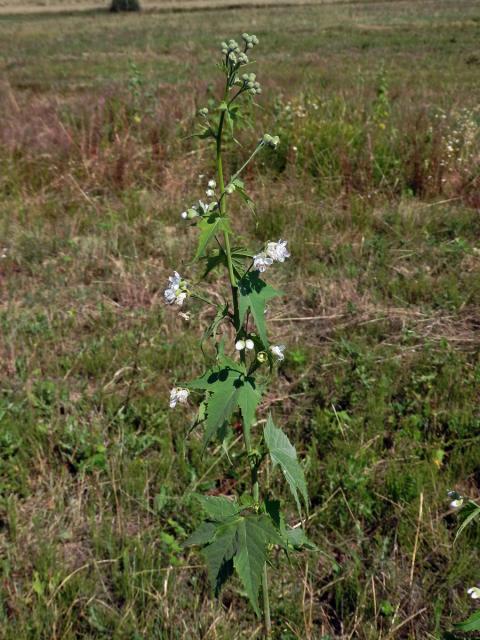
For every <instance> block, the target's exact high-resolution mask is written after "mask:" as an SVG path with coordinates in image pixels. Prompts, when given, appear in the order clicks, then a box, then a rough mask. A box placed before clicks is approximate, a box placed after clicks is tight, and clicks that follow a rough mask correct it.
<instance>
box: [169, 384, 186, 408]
mask: <svg viewBox="0 0 480 640" xmlns="http://www.w3.org/2000/svg"><path fill="white" fill-rule="evenodd" d="M189 395H190V391H189V390H188V389H181V388H180V387H174V388H173V389H172V390H171V391H170V409H174V408H175V407H176V406H177V402H180V404H185V403H186V402H187V399H188V396H189Z"/></svg>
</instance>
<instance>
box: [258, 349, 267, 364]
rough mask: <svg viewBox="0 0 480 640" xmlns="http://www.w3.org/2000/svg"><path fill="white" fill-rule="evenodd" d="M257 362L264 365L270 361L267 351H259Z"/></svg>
mask: <svg viewBox="0 0 480 640" xmlns="http://www.w3.org/2000/svg"><path fill="white" fill-rule="evenodd" d="M257 360H258V361H259V362H260V363H262V364H263V363H264V362H266V361H267V360H268V355H267V354H266V353H265V351H259V352H258V353H257Z"/></svg>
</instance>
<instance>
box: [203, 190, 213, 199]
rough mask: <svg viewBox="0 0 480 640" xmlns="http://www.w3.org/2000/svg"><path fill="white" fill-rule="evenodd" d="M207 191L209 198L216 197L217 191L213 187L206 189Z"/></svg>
mask: <svg viewBox="0 0 480 640" xmlns="http://www.w3.org/2000/svg"><path fill="white" fill-rule="evenodd" d="M205 193H206V194H207V197H208V198H214V197H215V191H214V190H213V189H207V190H206V191H205Z"/></svg>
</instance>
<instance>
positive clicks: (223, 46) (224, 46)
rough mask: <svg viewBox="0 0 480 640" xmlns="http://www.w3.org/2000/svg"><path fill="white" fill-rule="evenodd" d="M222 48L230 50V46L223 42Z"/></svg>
mask: <svg viewBox="0 0 480 640" xmlns="http://www.w3.org/2000/svg"><path fill="white" fill-rule="evenodd" d="M220 46H221V47H222V49H228V44H227V43H226V42H222V44H221V45H220Z"/></svg>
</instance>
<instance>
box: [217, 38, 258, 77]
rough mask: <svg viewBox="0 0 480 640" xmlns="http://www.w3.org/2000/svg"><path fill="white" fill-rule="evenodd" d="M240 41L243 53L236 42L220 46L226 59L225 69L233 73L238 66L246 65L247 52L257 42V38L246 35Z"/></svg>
mask: <svg viewBox="0 0 480 640" xmlns="http://www.w3.org/2000/svg"><path fill="white" fill-rule="evenodd" d="M242 40H243V42H244V50H243V51H242V50H241V48H240V45H239V44H238V42H237V41H236V40H229V41H228V42H222V44H221V47H222V53H223V55H224V56H225V57H226V62H227V67H228V68H229V69H230V70H233V71H235V70H236V69H238V68H239V67H240V66H242V65H245V64H248V62H249V60H248V56H247V50H248V49H253V47H254V46H255V45H257V44H258V42H259V40H258V38H257V36H253V35H252V36H251V35H249V34H248V33H244V34H242Z"/></svg>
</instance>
